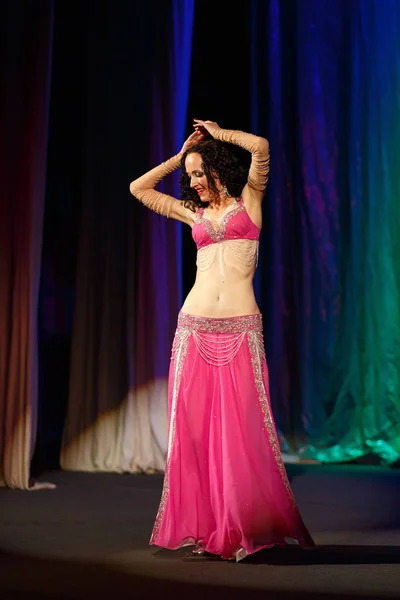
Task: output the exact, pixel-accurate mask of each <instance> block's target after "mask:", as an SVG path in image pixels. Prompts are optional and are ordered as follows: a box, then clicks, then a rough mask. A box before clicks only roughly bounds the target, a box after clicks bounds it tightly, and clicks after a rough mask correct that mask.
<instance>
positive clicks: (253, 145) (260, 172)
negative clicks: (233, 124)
mask: <svg viewBox="0 0 400 600" xmlns="http://www.w3.org/2000/svg"><path fill="white" fill-rule="evenodd" d="M213 136H214V137H215V139H217V140H221V141H222V142H229V143H230V144H236V146H240V147H241V148H244V149H245V150H248V151H249V152H251V165H250V169H249V175H248V178H247V181H248V184H249V186H250V187H251V188H253V189H254V190H257V191H259V192H263V191H264V190H265V188H266V187H267V182H268V173H269V144H268V142H267V140H266V139H265V138H262V137H258V136H256V135H253V134H252V133H245V132H244V131H233V130H230V129H218V130H217V132H216V133H214V134H213Z"/></svg>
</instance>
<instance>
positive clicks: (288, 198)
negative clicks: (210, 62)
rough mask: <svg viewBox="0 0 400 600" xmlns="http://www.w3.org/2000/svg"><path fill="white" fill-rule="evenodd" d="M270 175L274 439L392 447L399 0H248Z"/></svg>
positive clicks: (263, 266)
mask: <svg viewBox="0 0 400 600" xmlns="http://www.w3.org/2000/svg"><path fill="white" fill-rule="evenodd" d="M250 24H251V37H250V39H251V44H252V48H251V52H252V60H251V82H252V87H251V96H252V108H251V112H252V115H251V116H252V123H253V130H255V131H256V132H258V133H259V134H261V135H265V136H266V137H268V138H269V141H270V145H271V179H270V185H269V190H268V195H267V198H266V201H265V209H264V210H265V222H266V226H265V231H264V235H263V241H262V247H261V260H260V269H259V273H258V275H257V280H256V291H257V295H258V298H259V301H260V304H261V306H262V308H263V312H264V315H265V323H266V345H267V356H268V361H269V366H270V375H271V395H272V403H273V407H274V412H275V417H276V421H277V426H278V429H279V432H280V434H281V438H282V444H283V447H286V448H289V449H292V450H294V451H298V452H302V455H303V456H304V457H312V458H317V459H318V460H322V461H327V462H331V461H343V460H350V459H354V458H357V457H360V456H362V455H365V454H369V453H373V454H376V455H378V456H379V457H380V458H381V460H382V461H383V462H394V461H395V460H397V458H398V456H399V452H400V437H399V425H398V424H399V416H400V388H399V375H400V373H399V370H400V302H399V299H400V253H399V247H398V246H399V243H398V231H399V225H400V194H399V192H400V189H399V185H400V176H399V169H398V166H397V160H398V158H397V157H398V149H399V147H400V4H399V3H398V2H396V0H387V1H385V2H380V1H379V0H353V1H352V2H347V1H344V0H298V1H291V2H286V1H282V0H281V1H279V0H269V1H267V2H258V1H257V0H253V2H252V3H251V9H250Z"/></svg>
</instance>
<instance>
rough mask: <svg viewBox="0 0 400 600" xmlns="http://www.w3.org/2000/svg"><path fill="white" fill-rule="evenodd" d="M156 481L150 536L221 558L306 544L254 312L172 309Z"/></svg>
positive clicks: (310, 542)
mask: <svg viewBox="0 0 400 600" xmlns="http://www.w3.org/2000/svg"><path fill="white" fill-rule="evenodd" d="M168 396H169V397H168V402H169V441H168V454H167V461H166V469H165V476H164V486H163V492H162V497H161V503H160V507H159V510H158V514H157V517H156V522H155V525H154V529H153V533H152V536H151V540H150V543H151V544H154V545H157V546H161V547H163V548H168V549H177V548H180V547H182V546H187V545H195V546H199V547H200V548H201V549H203V550H204V551H206V552H210V553H212V554H216V555H218V556H220V557H222V558H223V559H236V560H237V561H239V560H241V559H243V558H244V557H246V556H247V555H250V554H253V553H254V552H257V551H259V550H261V549H262V548H266V547H270V546H273V545H275V544H285V543H286V542H287V541H288V538H290V539H294V540H296V541H297V542H298V544H299V545H301V546H313V545H314V542H313V540H312V538H311V535H310V534H309V532H308V530H307V528H306V526H305V525H304V523H303V520H302V518H301V516H300V513H299V510H298V507H297V504H296V501H295V499H294V496H293V492H292V490H291V487H290V484H289V481H288V478H287V474H286V470H285V466H284V463H283V460H282V456H281V452H280V448H279V442H278V438H277V435H276V429H275V424H274V420H273V416H272V412H271V406H270V401H269V388H268V369H267V363H266V360H265V352H264V342H263V334H262V317H261V315H260V314H253V315H245V316H239V317H227V318H208V317H202V316H194V315H189V314H187V313H184V312H182V311H181V312H180V314H179V317H178V327H177V330H176V334H175V338H174V342H173V347H172V356H171V365H170V374H169V394H168Z"/></svg>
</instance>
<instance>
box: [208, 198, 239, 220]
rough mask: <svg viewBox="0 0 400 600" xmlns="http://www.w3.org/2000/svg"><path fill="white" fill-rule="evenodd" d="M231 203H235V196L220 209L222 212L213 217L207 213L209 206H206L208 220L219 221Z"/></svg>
mask: <svg viewBox="0 0 400 600" xmlns="http://www.w3.org/2000/svg"><path fill="white" fill-rule="evenodd" d="M232 204H236V198H232V200H231V201H230V202H229V203H228V204H227V205H226V206H225V208H224V210H223V211H222V213H221V214H220V215H219V216H218V217H214V216H211V215H209V211H208V209H209V207H207V208H206V211H207V218H208V219H209V221H220V220H221V219H222V218H223V217H224V216H225V215H226V213H227V212H228V208H229V207H230V206H232Z"/></svg>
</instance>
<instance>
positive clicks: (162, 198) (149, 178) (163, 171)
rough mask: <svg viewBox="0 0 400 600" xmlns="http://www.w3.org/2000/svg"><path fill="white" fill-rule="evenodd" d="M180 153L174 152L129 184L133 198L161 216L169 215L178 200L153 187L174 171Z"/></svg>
mask: <svg viewBox="0 0 400 600" xmlns="http://www.w3.org/2000/svg"><path fill="white" fill-rule="evenodd" d="M180 161H181V154H176V155H175V156H173V157H172V158H170V159H169V160H167V161H165V162H163V163H161V165H158V167H155V168H154V169H151V171H148V172H147V173H145V174H144V175H142V176H141V177H139V178H138V179H135V181H132V183H131V184H130V186H129V190H130V192H131V194H132V195H133V196H135V198H137V199H138V200H139V201H140V202H142V203H143V204H144V205H145V206H147V208H150V209H151V210H154V211H155V212H156V213H158V214H159V215H163V217H170V216H171V211H172V209H173V207H174V206H176V204H177V202H178V200H177V199H176V198H173V196H168V194H163V193H161V192H157V191H156V190H155V189H154V188H155V187H156V185H157V183H159V182H160V181H161V180H162V179H164V177H166V175H169V173H172V171H175V170H176V169H177V168H178V167H179V164H180Z"/></svg>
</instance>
